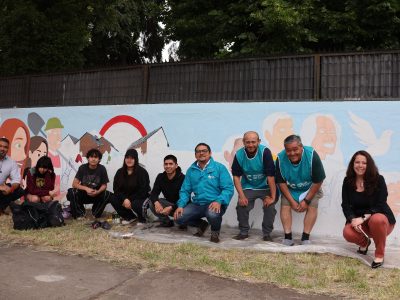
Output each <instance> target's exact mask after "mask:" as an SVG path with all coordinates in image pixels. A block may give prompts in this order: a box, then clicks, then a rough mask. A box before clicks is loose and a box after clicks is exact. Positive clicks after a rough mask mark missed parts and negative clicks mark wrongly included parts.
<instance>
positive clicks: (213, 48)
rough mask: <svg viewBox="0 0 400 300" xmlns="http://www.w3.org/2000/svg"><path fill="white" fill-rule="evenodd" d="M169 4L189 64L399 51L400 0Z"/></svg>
mask: <svg viewBox="0 0 400 300" xmlns="http://www.w3.org/2000/svg"><path fill="white" fill-rule="evenodd" d="M192 2H193V1H189V0H169V1H168V4H169V7H170V10H169V11H168V12H167V14H166V24H167V28H166V32H167V34H168V37H169V39H171V40H177V41H180V48H179V50H178V54H179V56H180V57H181V58H183V59H189V58H190V59H204V58H211V57H236V56H243V55H246V56H249V55H253V56H254V55H269V54H286V53H309V52H317V51H357V50H366V49H395V48H399V46H400V45H399V43H400V30H399V28H400V26H399V25H400V24H399V20H400V2H399V1H398V0H388V1H383V0H335V1H332V0H247V1H243V0H236V1H211V0H199V1H194V3H195V4H193V3H192Z"/></svg>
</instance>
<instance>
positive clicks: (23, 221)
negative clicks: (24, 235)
mask: <svg viewBox="0 0 400 300" xmlns="http://www.w3.org/2000/svg"><path fill="white" fill-rule="evenodd" d="M10 208H11V211H12V213H13V222H14V229H17V230H27V229H39V228H46V227H57V226H62V225H64V218H63V217H62V209H61V205H60V203H58V201H52V202H49V203H32V202H24V203H22V204H21V205H18V204H15V203H13V202H12V203H10Z"/></svg>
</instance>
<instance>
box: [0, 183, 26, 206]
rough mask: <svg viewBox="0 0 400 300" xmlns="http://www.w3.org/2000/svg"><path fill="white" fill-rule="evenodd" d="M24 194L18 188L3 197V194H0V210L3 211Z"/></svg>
mask: <svg viewBox="0 0 400 300" xmlns="http://www.w3.org/2000/svg"><path fill="white" fill-rule="evenodd" d="M24 194H25V191H24V190H23V189H22V188H20V187H19V188H17V189H16V190H15V191H14V192H12V193H11V194H8V195H4V194H3V193H1V192H0V209H1V210H5V209H6V208H7V206H8V205H9V204H10V203H11V202H12V201H15V200H17V199H19V198H21V197H22V196H23V195H24Z"/></svg>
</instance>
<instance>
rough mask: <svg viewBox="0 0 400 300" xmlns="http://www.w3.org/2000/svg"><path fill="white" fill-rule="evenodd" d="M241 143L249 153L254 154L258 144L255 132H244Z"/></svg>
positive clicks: (258, 140)
mask: <svg viewBox="0 0 400 300" xmlns="http://www.w3.org/2000/svg"><path fill="white" fill-rule="evenodd" d="M243 144H244V147H245V149H246V151H247V152H248V153H249V154H255V153H256V152H257V147H258V145H260V139H259V138H258V136H257V134H255V133H253V132H250V133H246V135H245V136H244V138H243Z"/></svg>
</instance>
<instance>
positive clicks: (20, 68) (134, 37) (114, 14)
mask: <svg viewBox="0 0 400 300" xmlns="http://www.w3.org/2000/svg"><path fill="white" fill-rule="evenodd" d="M0 3H1V6H0V74H3V75H13V74H23V73H32V72H54V71H65V70H71V69H78V68H84V67H104V66H110V65H126V64H133V63H142V62H145V61H151V62H154V61H160V60H161V51H162V48H163V45H164V39H163V35H162V33H161V28H160V25H159V21H160V20H161V17H162V10H163V7H164V6H163V5H164V1H159V0H148V1H146V0H136V1H132V0H108V1H106V0H31V1H24V0H5V1H1V2H0Z"/></svg>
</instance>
